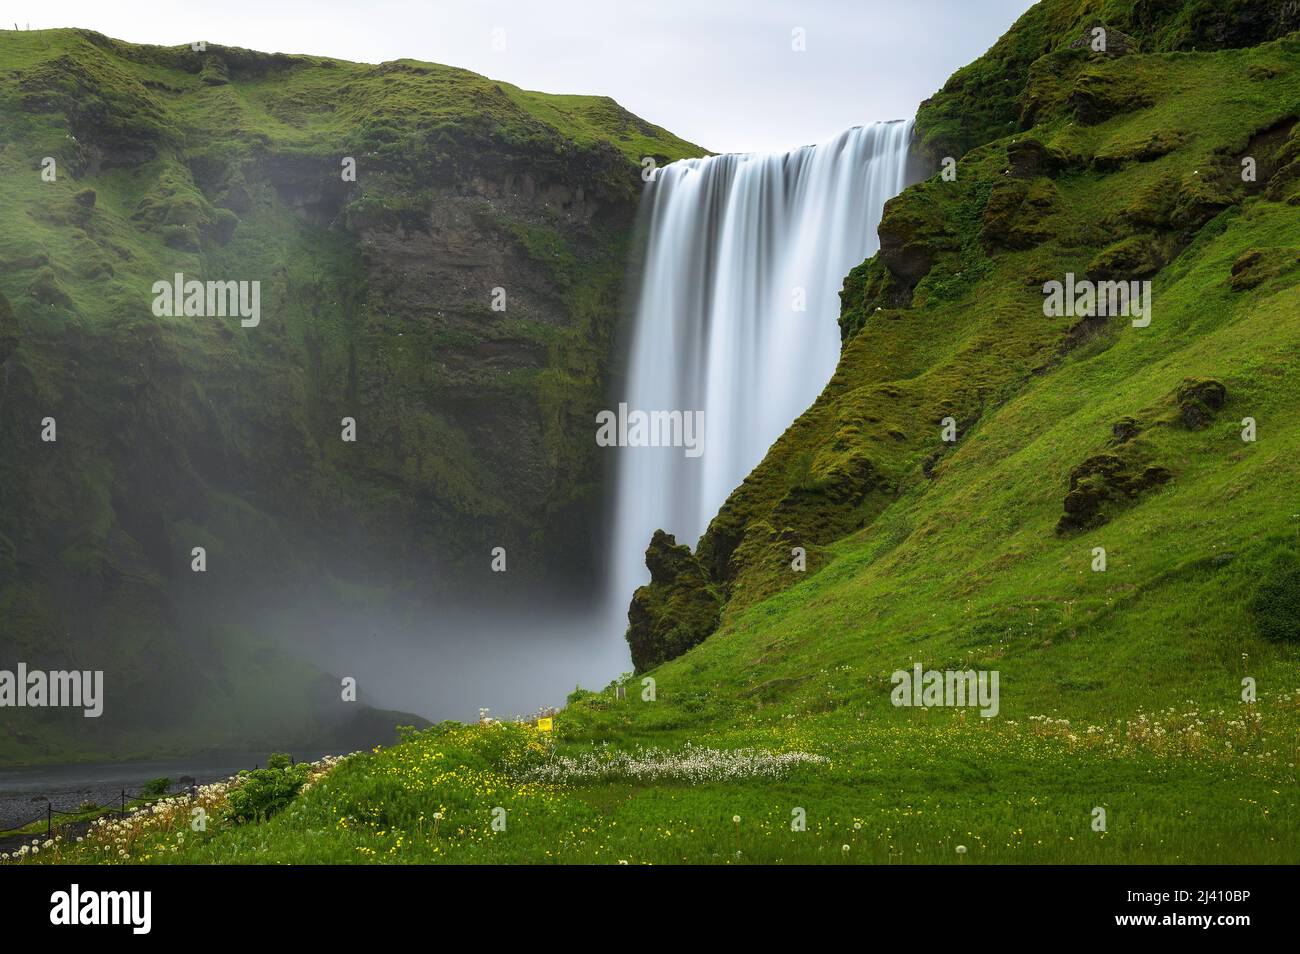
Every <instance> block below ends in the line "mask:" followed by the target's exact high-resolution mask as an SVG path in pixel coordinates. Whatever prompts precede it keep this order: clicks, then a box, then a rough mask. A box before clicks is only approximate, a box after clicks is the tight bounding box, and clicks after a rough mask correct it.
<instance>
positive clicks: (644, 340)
mask: <svg viewBox="0 0 1300 954" xmlns="http://www.w3.org/2000/svg"><path fill="white" fill-rule="evenodd" d="M911 138H912V123H911V122H910V121H908V122H893V123H878V124H875V125H871V126H860V127H856V128H853V129H849V130H847V131H845V132H843V133H841V134H840V135H838V136H837V137H835V138H834V139H833V140H831V141H829V142H825V143H821V144H820V145H816V146H805V147H803V148H801V149H795V150H793V151H791V152H787V153H771V154H757V153H755V154H733V155H721V156H710V157H708V158H704V159H686V160H682V161H680V162H674V163H672V164H671V165H668V166H665V167H664V168H663V169H661V170H659V172H658V173H657V175H656V177H655V179H654V180H653V181H652V182H650V183H649V184H648V185H647V187H646V193H645V196H644V198H643V199H642V202H643V204H644V211H645V214H646V218H647V220H648V228H649V233H648V236H647V243H646V251H645V264H644V272H643V275H642V279H641V285H640V293H639V299H638V300H637V303H636V309H635V316H636V317H635V324H634V327H633V329H632V334H633V338H632V342H631V351H630V355H629V364H628V374H627V379H626V387H625V391H624V394H623V396H622V397H621V398H620V403H625V404H626V405H627V408H628V411H629V416H630V414H631V413H633V412H636V411H641V412H645V413H649V412H652V411H678V412H682V414H683V415H685V414H689V413H691V412H695V411H703V412H704V413H703V423H704V434H703V442H702V448H703V453H701V454H700V455H699V456H689V455H688V454H687V453H685V452H684V450H683V449H682V448H680V447H662V446H659V447H653V446H628V447H625V448H622V449H620V451H619V454H618V460H617V465H618V477H617V499H616V503H615V509H614V515H613V526H612V529H611V546H612V551H611V566H610V574H609V575H610V580H609V584H610V586H611V588H612V589H611V606H612V608H616V609H618V610H619V611H622V610H625V609H626V607H627V601H628V600H629V599H631V596H632V591H633V590H634V589H635V588H636V587H638V586H640V585H641V584H643V583H645V582H647V581H648V580H649V573H648V572H647V571H646V569H645V563H644V554H645V548H646V544H647V543H649V541H650V537H651V535H652V534H653V533H654V531H655V530H656V529H657V528H662V529H664V530H666V531H668V532H669V533H673V534H675V535H676V537H677V539H678V542H681V543H687V544H690V545H692V546H694V545H695V543H696V541H697V540H698V538H699V536H700V534H701V533H703V532H704V529H705V528H706V527H707V526H708V523H709V521H710V520H711V519H712V518H713V516H714V515H715V514H716V513H717V511H718V508H719V507H720V506H721V505H722V503H723V502H724V501H725V500H726V499H727V496H728V495H729V494H730V493H731V491H732V490H733V489H735V488H736V487H737V486H738V485H739V484H740V482H741V481H742V480H743V479H744V478H745V476H746V475H747V474H748V473H749V471H750V470H752V469H753V468H754V466H755V465H757V464H758V463H759V461H761V460H762V459H763V456H764V454H766V453H767V450H768V448H769V447H771V445H772V443H773V442H774V441H775V440H776V439H777V438H778V437H779V436H780V435H781V433H782V432H783V431H784V430H785V429H786V428H787V427H788V426H789V425H790V423H791V422H792V421H794V419H795V418H796V417H798V416H799V414H801V413H802V412H803V411H804V410H806V409H807V408H808V406H809V405H811V404H812V403H813V401H814V400H815V399H816V397H817V395H818V393H820V391H821V389H822V388H823V387H824V386H825V385H826V382H827V381H829V380H830V377H831V374H832V373H833V372H834V371H835V364H836V361H837V359H838V357H839V350H840V335H839V325H838V323H837V321H836V318H837V317H838V315H839V308H840V303H839V291H840V288H841V286H842V284H843V281H844V276H845V275H847V274H848V272H849V270H850V269H852V268H853V267H854V266H856V265H858V264H860V263H861V262H862V261H863V260H864V259H866V258H867V257H869V256H870V255H871V254H872V253H874V252H875V251H876V248H877V246H878V240H877V236H876V226H877V225H878V224H879V222H880V216H881V211H882V210H883V208H884V205H885V202H886V201H888V200H889V199H890V198H892V197H893V196H895V195H897V194H898V193H899V192H901V191H902V189H903V187H904V186H905V185H906V184H907V182H906V181H905V176H906V175H907V154H908V146H909V143H910V141H911ZM629 443H635V442H634V441H629ZM613 604H617V606H616V607H614V606H613Z"/></svg>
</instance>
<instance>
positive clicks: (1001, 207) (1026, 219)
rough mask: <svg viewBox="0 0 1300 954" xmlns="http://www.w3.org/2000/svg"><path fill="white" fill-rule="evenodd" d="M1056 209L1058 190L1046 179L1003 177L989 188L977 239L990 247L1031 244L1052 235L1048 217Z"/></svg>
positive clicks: (1021, 247)
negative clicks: (1028, 179) (1027, 179)
mask: <svg viewBox="0 0 1300 954" xmlns="http://www.w3.org/2000/svg"><path fill="white" fill-rule="evenodd" d="M1060 209H1061V198H1060V193H1058V192H1057V190H1056V186H1054V185H1053V184H1052V181H1051V180H1050V179H1046V178H1039V179H1035V180H1033V181H1032V182H1025V181H1023V180H1021V179H1011V178H1004V179H1002V180H1000V181H998V182H997V183H995V184H994V186H993V188H992V189H991V190H990V191H989V199H988V203H987V205H985V207H984V214H983V216H982V217H981V219H980V240H981V241H982V242H983V244H984V246H985V248H987V249H989V250H990V251H993V250H996V249H998V248H1006V249H1029V248H1033V247H1034V246H1036V245H1040V244H1042V243H1043V242H1046V241H1047V240H1048V239H1050V238H1051V237H1052V235H1053V232H1054V229H1053V223H1052V217H1053V216H1054V215H1055V214H1056V213H1057V212H1059V211H1060Z"/></svg>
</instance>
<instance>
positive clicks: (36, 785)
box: [0, 752, 325, 831]
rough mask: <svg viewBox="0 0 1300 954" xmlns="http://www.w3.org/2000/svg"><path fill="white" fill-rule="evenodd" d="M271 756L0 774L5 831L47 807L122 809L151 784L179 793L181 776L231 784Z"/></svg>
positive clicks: (300, 755) (0, 822)
mask: <svg viewBox="0 0 1300 954" xmlns="http://www.w3.org/2000/svg"><path fill="white" fill-rule="evenodd" d="M269 754H270V753H268V752H249V753H228V754H225V755H219V756H200V757H195V758H188V759H186V758H176V759H156V760H154V759H151V760H148V761H140V762H105V763H74V764H71V765H40V766H34V767H29V768H0V831H2V830H5V829H9V828H15V827H18V826H21V825H26V824H27V823H28V822H30V821H32V820H34V819H36V818H44V817H45V802H46V799H49V801H50V804H51V805H53V806H54V808H55V809H56V810H58V811H65V812H70V811H75V810H76V809H78V808H79V807H80V806H81V804H82V803H83V802H88V801H90V802H95V803H96V804H98V805H120V804H121V801H122V790H123V789H125V790H126V793H127V796H128V797H129V796H131V795H135V794H138V793H139V791H140V789H141V788H142V787H143V786H144V784H145V783H146V782H148V781H150V780H152V779H155V778H161V777H166V778H170V779H171V780H172V783H173V784H172V788H171V791H173V792H175V791H180V790H182V789H183V786H181V785H180V784H179V781H178V780H179V779H180V778H181V777H182V776H189V777H190V778H193V779H194V780H195V781H196V782H197V783H198V784H200V785H204V784H206V783H208V782H215V781H218V780H220V779H223V778H229V777H230V776H231V775H234V774H235V773H236V772H238V771H239V770H240V769H251V768H253V767H255V766H258V765H263V766H264V765H266V760H267V757H268V756H269ZM323 754H325V753H321V752H295V753H293V756H294V758H295V759H297V760H298V761H300V762H302V761H314V760H316V759H319V758H320V757H321V756H322V755H323Z"/></svg>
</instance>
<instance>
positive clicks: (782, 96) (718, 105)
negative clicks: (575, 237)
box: [3, 0, 1032, 152]
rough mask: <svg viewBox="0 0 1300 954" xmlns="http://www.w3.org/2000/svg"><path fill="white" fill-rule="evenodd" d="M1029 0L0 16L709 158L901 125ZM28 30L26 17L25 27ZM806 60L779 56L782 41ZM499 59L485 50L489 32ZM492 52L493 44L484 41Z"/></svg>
mask: <svg viewBox="0 0 1300 954" xmlns="http://www.w3.org/2000/svg"><path fill="white" fill-rule="evenodd" d="M1030 6H1032V3H1031V2H1030V0H443V2H428V0H426V2H423V3H417V2H393V0H372V2H351V3H349V2H341V0H314V2H310V3H275V2H271V0H256V2H254V0H217V2H212V0H205V2H195V0H169V2H161V3H155V2H131V3H125V4H118V3H111V2H110V3H104V2H103V0H60V2H58V3H50V4H39V5H33V4H25V5H22V6H21V7H15V6H13V5H11V4H6V5H4V7H3V9H5V11H6V14H7V15H5V17H4V19H5V20H7V21H8V22H7V23H6V25H9V24H12V22H13V21H14V20H15V19H17V20H18V22H19V24H20V25H22V26H24V27H25V26H26V25H27V23H28V22H30V23H31V26H32V29H39V28H42V27H51V26H81V27H89V28H91V29H94V30H98V31H99V32H101V33H106V34H108V35H109V36H114V37H118V38H119V39H123V40H131V41H134V42H137V43H159V44H164V45H176V44H180V43H188V42H190V41H192V40H195V39H203V40H207V41H209V42H213V43H221V44H225V45H228V46H243V47H249V48H251V49H256V50H265V51H269V52H283V53H314V54H318V55H322V56H333V57H338V58H340V59H346V60H357V61H360V62H365V63H378V62H382V61H384V60H393V59H399V58H402V57H408V58H411V59H418V60H427V61H432V62H435V63H448V64H451V65H453V66H461V67H465V68H467V69H471V70H474V71H475V72H478V73H483V74H485V75H487V76H491V77H493V78H495V79H501V80H505V81H507V82H510V83H514V84H515V85H517V86H522V87H524V88H525V89H537V90H544V91H546V92H553V93H600V94H604V95H608V96H612V97H614V98H615V99H616V100H618V101H619V102H620V103H622V104H623V105H624V106H626V107H627V108H628V109H630V110H632V112H634V113H636V114H638V115H639V116H641V117H643V118H645V119H648V120H650V121H651V122H654V123H657V124H659V125H661V126H664V127H666V128H667V129H669V130H671V131H672V132H675V133H677V134H678V135H679V136H682V137H683V138H685V139H689V140H691V141H693V142H696V143H698V144H699V145H702V146H705V147H706V148H709V149H713V150H716V151H719V152H721V151H747V150H760V149H763V150H767V149H771V150H785V149H790V148H793V147H795V146H800V145H804V144H806V143H810V142H819V141H821V140H824V139H827V138H829V137H831V136H833V135H834V134H835V133H837V132H839V131H840V130H842V129H844V128H846V127H848V126H855V125H859V124H861V123H867V122H872V121H875V120H885V119H902V118H906V117H910V116H912V115H914V114H915V113H916V107H917V105H918V104H919V103H920V102H921V100H922V99H924V98H925V97H927V96H929V95H930V94H931V93H933V92H934V91H935V90H936V89H938V88H939V87H940V86H941V85H942V84H943V82H944V80H946V79H947V78H948V76H949V74H951V73H952V72H953V71H954V70H955V69H957V67H959V66H962V65H964V64H966V63H968V62H970V61H971V60H972V59H974V58H975V57H977V56H979V55H980V54H981V53H983V52H984V51H985V50H986V49H988V47H989V46H991V45H992V44H993V42H994V41H995V40H996V39H997V38H998V37H999V36H1001V35H1002V34H1003V33H1004V32H1005V31H1006V30H1007V28H1008V27H1010V26H1011V24H1012V23H1013V22H1014V21H1015V19H1016V18H1017V17H1018V16H1019V15H1020V14H1021V13H1023V12H1024V11H1025V10H1026V9H1028V8H1029V7H1030ZM34 16H35V17H38V19H32V17H34ZM796 28H798V29H802V30H803V31H804V43H805V46H806V49H805V50H804V51H803V52H796V51H794V50H793V49H792V44H793V31H794V30H795V29H796ZM497 30H500V31H503V33H499V34H496V36H497V37H501V36H504V47H505V48H504V49H494V43H493V40H494V31H497ZM497 45H500V44H497Z"/></svg>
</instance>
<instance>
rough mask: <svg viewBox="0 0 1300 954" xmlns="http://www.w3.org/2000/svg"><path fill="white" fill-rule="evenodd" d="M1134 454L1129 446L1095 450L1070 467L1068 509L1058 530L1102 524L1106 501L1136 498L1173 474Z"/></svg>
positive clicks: (1061, 519) (1062, 516)
mask: <svg viewBox="0 0 1300 954" xmlns="http://www.w3.org/2000/svg"><path fill="white" fill-rule="evenodd" d="M1135 456H1136V455H1135V454H1133V453H1132V452H1130V451H1129V450H1128V449H1127V447H1126V448H1125V449H1124V450H1123V451H1115V452H1107V453H1103V454H1095V455H1093V456H1092V457H1089V458H1088V459H1087V460H1085V461H1084V462H1083V463H1081V464H1079V465H1078V466H1077V467H1075V468H1074V469H1073V470H1071V471H1070V489H1069V491H1068V492H1067V493H1066V495H1065V513H1064V514H1062V515H1061V518H1060V520H1059V521H1057V524H1056V532H1057V533H1068V532H1070V531H1073V530H1087V529H1090V528H1092V527H1096V526H1100V525H1101V524H1103V523H1105V522H1106V520H1107V519H1108V517H1107V514H1106V512H1105V510H1106V505H1107V504H1110V503H1115V502H1121V501H1125V500H1133V499H1136V498H1137V497H1138V496H1140V495H1141V494H1142V493H1144V492H1146V491H1148V490H1150V489H1152V488H1154V487H1158V486H1160V485H1161V484H1163V483H1166V482H1167V481H1168V480H1169V479H1170V478H1171V477H1172V476H1173V475H1172V474H1171V473H1170V472H1169V471H1168V470H1166V469H1165V468H1164V467H1160V466H1147V465H1142V464H1140V463H1138V462H1137V461H1136V460H1135V459H1134V458H1135Z"/></svg>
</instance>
